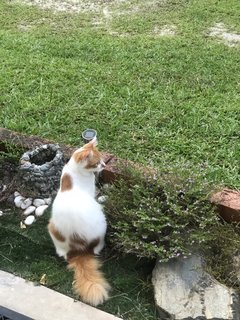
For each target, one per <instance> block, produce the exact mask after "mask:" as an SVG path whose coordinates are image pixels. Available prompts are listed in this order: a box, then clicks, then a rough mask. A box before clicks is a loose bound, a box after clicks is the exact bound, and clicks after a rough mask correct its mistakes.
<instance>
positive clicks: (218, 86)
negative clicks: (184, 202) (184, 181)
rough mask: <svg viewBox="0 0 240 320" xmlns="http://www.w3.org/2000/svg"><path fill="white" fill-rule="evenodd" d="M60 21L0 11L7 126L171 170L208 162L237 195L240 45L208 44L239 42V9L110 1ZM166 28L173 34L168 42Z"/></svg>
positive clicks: (11, 7) (212, 1) (0, 109)
mask: <svg viewBox="0 0 240 320" xmlns="http://www.w3.org/2000/svg"><path fill="white" fill-rule="evenodd" d="M98 8H100V9H99V10H98V11H93V12H91V11H87V12H84V13H79V14H76V13H69V12H68V13H66V12H58V13H56V12H53V11H51V10H42V9H40V8H38V7H34V6H27V5H21V4H19V3H18V4H16V3H14V2H9V1H6V0H3V1H1V3H0V30H1V31H0V61H1V78H0V90H1V95H0V123H1V126H3V127H6V128H8V129H12V130H16V131H20V132H24V133H27V134H36V135H40V136H42V137H47V138H51V139H54V140H56V141H57V142H61V143H70V144H72V145H76V146H77V145H79V143H80V133H81V131H82V130H83V129H85V128H87V127H91V128H95V129H96V130H97V131H98V135H99V140H100V147H101V148H102V149H103V150H108V151H110V152H112V153H114V154H115V155H117V156H120V157H122V158H128V159H130V160H133V161H136V162H140V163H143V164H147V165H151V166H155V167H159V166H161V167H164V166H165V165H166V164H168V165H169V164H170V165H171V164H174V165H180V166H181V165H183V164H186V163H188V165H189V166H195V165H196V164H199V163H200V164H204V166H205V167H206V170H207V173H208V179H209V180H211V181H213V182H215V183H216V184H224V185H226V186H229V187H235V188H239V187H240V182H239V181H240V179H239V160H238V159H239V155H240V147H239V123H240V112H239V92H240V91H239V89H240V88H239V74H240V58H239V46H236V47H228V46H226V45H225V44H224V43H223V42H222V41H221V40H219V39H217V38H212V37H208V36H207V32H208V30H209V28H210V27H212V26H214V25H215V24H216V23H224V25H225V26H226V27H227V28H228V29H229V30H230V31H234V32H236V33H237V32H240V23H239V11H240V2H239V1H238V0H229V1H216V0H199V1H194V0H189V1H187V0H185V1H184V0H178V1H167V0H165V1H155V2H154V1H153V2H151V3H149V2H148V1H140V0H138V1H137V0H135V1H133V0H131V1H126V2H116V1H115V2H114V1H113V2H106V3H105V4H104V1H103V5H102V7H101V6H98ZM166 25H170V26H174V28H175V33H176V34H175V35H174V36H160V35H159V34H158V30H161V29H162V28H163V27H164V26H166Z"/></svg>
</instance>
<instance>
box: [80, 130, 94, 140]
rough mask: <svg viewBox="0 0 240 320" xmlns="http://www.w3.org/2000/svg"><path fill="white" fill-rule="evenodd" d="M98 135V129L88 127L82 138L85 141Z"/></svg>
mask: <svg viewBox="0 0 240 320" xmlns="http://www.w3.org/2000/svg"><path fill="white" fill-rule="evenodd" d="M96 136H97V131H96V130H94V129H86V130H84V131H83V132H82V138H83V141H84V142H85V143H88V142H90V141H91V140H92V139H93V138H95V137H96Z"/></svg>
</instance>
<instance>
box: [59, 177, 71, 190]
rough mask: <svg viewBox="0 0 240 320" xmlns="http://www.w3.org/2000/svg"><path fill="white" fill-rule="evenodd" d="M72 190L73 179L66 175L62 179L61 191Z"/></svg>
mask: <svg viewBox="0 0 240 320" xmlns="http://www.w3.org/2000/svg"><path fill="white" fill-rule="evenodd" d="M71 189H72V178H71V176H70V175H69V174H68V173H64V175H63V176H62V178H61V191H62V192H64V191H68V190H71Z"/></svg>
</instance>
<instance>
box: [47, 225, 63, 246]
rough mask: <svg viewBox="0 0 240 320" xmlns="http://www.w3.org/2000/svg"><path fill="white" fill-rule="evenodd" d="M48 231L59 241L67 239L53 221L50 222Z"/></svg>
mask: <svg viewBox="0 0 240 320" xmlns="http://www.w3.org/2000/svg"><path fill="white" fill-rule="evenodd" d="M48 231H49V232H50V233H51V234H52V235H53V236H54V238H56V239H57V240H58V241H61V242H64V241H66V239H65V237H64V236H63V235H62V234H61V232H60V231H58V229H57V228H56V227H55V225H54V224H53V222H52V221H50V222H49V224H48Z"/></svg>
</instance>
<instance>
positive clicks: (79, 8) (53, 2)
mask: <svg viewBox="0 0 240 320" xmlns="http://www.w3.org/2000/svg"><path fill="white" fill-rule="evenodd" d="M14 2H15V3H22V4H26V5H29V6H38V7H40V8H42V9H50V10H53V11H55V12H61V11H64V12H70V13H71V12H72V13H74V12H75V13H81V12H97V11H101V10H102V8H103V7H105V6H107V5H111V4H121V3H124V2H127V0H92V1H84V0H63V1H61V0H15V1H14Z"/></svg>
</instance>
